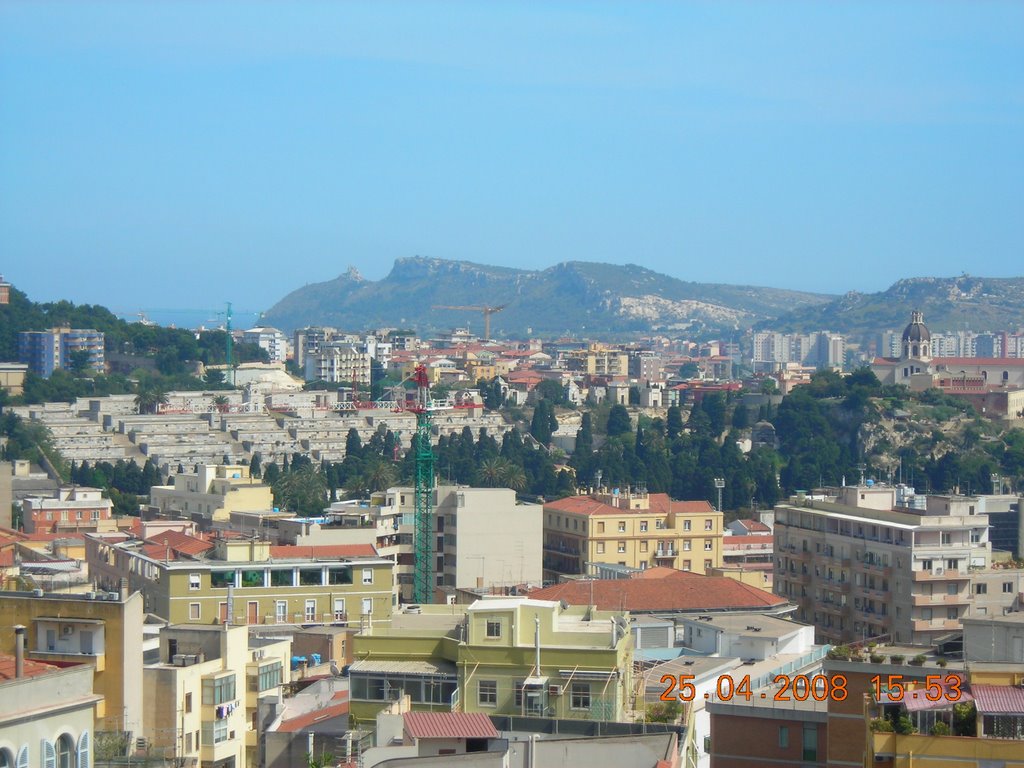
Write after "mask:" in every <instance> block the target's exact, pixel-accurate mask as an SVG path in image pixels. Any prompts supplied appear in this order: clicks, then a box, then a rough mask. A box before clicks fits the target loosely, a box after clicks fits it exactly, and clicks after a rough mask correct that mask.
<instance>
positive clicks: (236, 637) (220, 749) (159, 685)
mask: <svg viewBox="0 0 1024 768" xmlns="http://www.w3.org/2000/svg"><path fill="white" fill-rule="evenodd" d="M290 648H291V643H290V642H289V641H288V640H287V639H283V640H282V639H273V638H265V639H264V638H256V637H252V638H250V637H249V632H248V630H247V629H246V628H245V627H232V626H226V625H221V626H194V625H189V626H173V625H172V626H168V627H164V628H163V629H162V630H161V632H160V652H159V660H158V661H157V662H156V663H153V664H149V665H147V666H146V668H145V671H144V673H143V677H144V680H145V686H146V690H147V692H148V693H149V695H147V697H146V705H145V713H146V718H145V719H146V741H147V743H148V745H149V747H150V750H151V754H152V753H154V752H155V754H157V755H162V756H163V757H164V758H165V759H170V760H174V761H175V764H177V765H183V764H186V765H187V764H189V763H190V762H191V764H193V765H196V764H200V765H203V766H217V767H218V768H219V767H223V768H235V767H237V768H241V766H257V765H260V764H261V760H260V754H261V750H260V746H261V745H260V739H261V736H262V735H263V727H262V723H261V721H260V718H259V710H260V702H261V700H263V699H267V698H272V699H277V698H278V697H279V695H280V689H281V686H282V684H286V683H288V681H289V674H290V672H289V663H288V661H289V656H290Z"/></svg>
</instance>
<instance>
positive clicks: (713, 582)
mask: <svg viewBox="0 0 1024 768" xmlns="http://www.w3.org/2000/svg"><path fill="white" fill-rule="evenodd" d="M650 570H654V569H649V571H650ZM649 571H648V572H649ZM675 573H676V574H678V575H672V574H664V575H663V574H658V575H651V576H645V577H643V578H633V579H598V580H593V581H588V580H578V581H571V582H566V583H564V584H556V585H554V586H552V587H545V588H544V589H539V590H535V591H533V592H531V593H530V594H529V597H530V598H532V599H535V600H565V601H566V602H567V603H569V604H570V605H589V604H590V603H591V595H593V604H594V605H596V607H597V608H598V609H599V610H603V611H619V610H624V611H640V612H644V611H693V612H699V611H715V610H722V609H728V610H757V609H761V608H770V607H774V606H779V605H785V603H786V601H785V600H784V599H783V598H781V597H776V596H775V595H773V594H771V593H770V592H765V591H764V590H763V589H757V588H756V587H751V586H748V585H747V584H743V583H741V582H739V581H736V580H735V579H730V578H727V577H725V576H702V575H701V574H699V573H687V572H685V571H676V572H675ZM659 576H660V577H659Z"/></svg>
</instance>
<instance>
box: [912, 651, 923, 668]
mask: <svg viewBox="0 0 1024 768" xmlns="http://www.w3.org/2000/svg"><path fill="white" fill-rule="evenodd" d="M924 662H925V655H924V654H923V653H919V654H917V656H915V657H914V658H912V659H911V660H910V662H909V663H910V664H913V665H914V666H915V667H921V666H924Z"/></svg>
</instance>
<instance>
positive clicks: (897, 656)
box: [889, 653, 907, 665]
mask: <svg viewBox="0 0 1024 768" xmlns="http://www.w3.org/2000/svg"><path fill="white" fill-rule="evenodd" d="M906 660H907V657H906V656H904V655H903V654H902V653H894V654H893V655H892V656H890V657H889V661H891V662H892V663H893V664H896V665H900V664H902V663H903V662H905V661H906Z"/></svg>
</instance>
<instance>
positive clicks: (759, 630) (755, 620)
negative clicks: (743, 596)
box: [685, 614, 808, 639]
mask: <svg viewBox="0 0 1024 768" xmlns="http://www.w3.org/2000/svg"><path fill="white" fill-rule="evenodd" d="M685 621H686V622H687V623H688V624H692V625H698V626H707V627H712V628H713V629H718V630H721V631H722V632H729V633H731V634H736V635H752V636H757V637H771V638H775V639H779V638H783V637H786V636H787V635H791V634H793V633H794V632H796V631H798V630H800V629H802V628H803V627H806V626H808V625H807V624H802V623H800V622H796V621H786V620H785V619H778V618H775V617H774V616H764V615H762V614H738V615H729V614H711V615H710V616H707V617H703V618H702V617H697V616H686V617H685Z"/></svg>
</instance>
